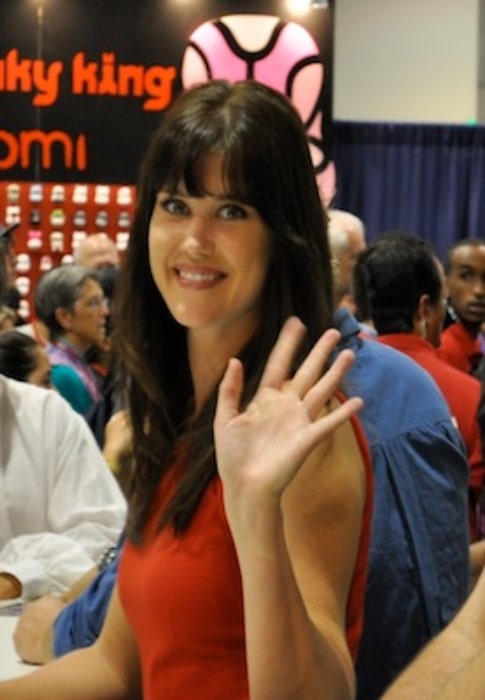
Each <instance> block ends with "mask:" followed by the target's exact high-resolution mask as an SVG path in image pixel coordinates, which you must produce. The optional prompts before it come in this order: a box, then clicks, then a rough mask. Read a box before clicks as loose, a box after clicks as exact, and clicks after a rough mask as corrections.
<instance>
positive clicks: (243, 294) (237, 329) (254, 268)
mask: <svg viewBox="0 0 485 700" xmlns="http://www.w3.org/2000/svg"><path fill="white" fill-rule="evenodd" d="M208 163H209V164H208V167H207V173H206V180H205V189H206V191H207V192H209V193H210V196H203V197H192V196H189V195H188V194H187V192H186V191H185V189H184V188H183V186H182V185H181V186H180V188H179V191H178V192H176V193H174V194H170V193H169V192H165V191H161V192H159V193H158V195H157V197H156V201H155V206H154V209H153V212H152V217H151V221H150V227H149V239H148V243H149V258H150V268H151V271H152V275H153V278H154V280H155V283H156V285H157V287H158V289H159V291H160V294H161V295H162V297H163V298H164V300H165V302H166V304H167V306H168V308H169V310H170V312H171V313H172V315H173V317H174V318H175V319H176V321H177V322H178V323H180V324H181V325H183V326H185V327H187V328H189V329H191V330H192V331H197V330H201V329H213V330H215V331H218V332H220V331H221V330H223V331H230V332H231V334H232V337H233V338H234V336H235V337H236V338H237V339H238V340H239V341H240V342H245V341H246V340H247V339H248V338H249V337H250V336H251V335H252V334H253V333H254V330H255V329H256V328H257V326H258V323H259V321H260V318H261V312H262V308H261V293H262V289H263V285H264V283H265V280H266V276H267V272H268V266H269V259H270V248H271V245H270V235H269V231H268V228H267V226H266V225H265V223H264V222H263V220H262V219H261V217H260V215H259V214H258V212H257V211H256V210H255V209H254V208H253V207H250V206H248V205H246V204H243V203H241V202H238V201H235V200H234V199H233V198H231V196H230V195H228V194H227V192H225V190H224V186H223V183H222V178H221V175H220V161H219V159H218V158H216V157H213V158H212V159H211V160H210V161H209V162H208Z"/></svg>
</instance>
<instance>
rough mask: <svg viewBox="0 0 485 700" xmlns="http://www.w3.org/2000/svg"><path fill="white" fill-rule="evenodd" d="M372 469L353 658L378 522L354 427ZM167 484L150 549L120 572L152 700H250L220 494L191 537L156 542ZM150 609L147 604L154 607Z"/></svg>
mask: <svg viewBox="0 0 485 700" xmlns="http://www.w3.org/2000/svg"><path fill="white" fill-rule="evenodd" d="M354 427H355V429H356V433H357V437H358V440H359V445H360V447H361V451H362V454H363V458H364V460H363V461H364V463H365V465H366V473H367V484H368V488H367V493H368V496H367V499H366V507H365V512H364V517H363V527H362V534H361V538H360V547H359V555H358V560H357V563H356V567H355V571H354V579H353V583H352V588H351V592H350V595H349V601H348V609H347V610H348V616H347V639H348V643H349V647H350V649H351V652H352V655H353V657H354V660H355V656H356V653H357V648H358V641H359V639H360V634H361V630H362V609H363V596H364V588H365V581H366V572H367V550H368V543H369V531H370V516H371V500H372V489H371V471H370V458H369V453H368V450H367V447H366V443H365V439H364V438H363V433H362V431H361V430H360V428H359V427H358V425H357V421H354ZM173 472H175V470H171V472H170V473H169V474H168V475H167V477H166V478H165V479H164V481H163V483H162V484H161V486H160V488H159V490H158V493H157V496H156V501H155V504H154V508H153V513H154V515H153V517H152V518H151V519H150V521H149V523H148V525H147V528H146V532H145V535H146V536H145V539H144V545H143V546H141V547H135V546H134V545H133V544H131V543H130V542H127V543H126V544H125V547H124V551H123V554H122V557H121V561H120V566H119V572H118V587H119V593H120V599H121V602H122V605H123V608H124V610H125V613H126V616H127V618H128V620H129V622H130V625H131V626H132V629H133V632H134V635H135V637H136V639H137V643H138V648H139V653H140V659H141V664H142V678H143V698H144V700H161V698H163V700H194V698H197V700H228V699H229V698H230V700H248V698H249V690H248V682H247V673H246V655H245V641H244V617H243V605H242V586H241V578H240V572H239V565H238V561H237V556H236V552H235V549H234V545H233V542H232V538H231V534H230V531H229V526H228V524H227V520H226V516H225V513H224V505H223V500H222V484H221V482H220V480H219V479H218V478H215V479H214V480H213V481H212V482H211V484H210V485H209V486H208V488H207V490H206V492H205V494H204V496H203V498H202V501H201V503H200V506H199V508H198V510H197V512H196V513H195V515H194V518H193V520H192V523H191V525H190V527H189V529H188V530H187V531H186V532H185V533H184V534H183V535H181V536H175V535H174V534H173V532H172V530H171V528H165V529H164V530H162V531H161V532H159V533H156V532H155V531H156V527H157V524H158V519H159V517H160V512H161V509H163V507H164V505H165V504H166V503H167V501H168V500H169V499H170V497H171V495H172V493H173V491H174V489H175V487H176V480H175V476H174V473H173ZM147 601H149V604H147Z"/></svg>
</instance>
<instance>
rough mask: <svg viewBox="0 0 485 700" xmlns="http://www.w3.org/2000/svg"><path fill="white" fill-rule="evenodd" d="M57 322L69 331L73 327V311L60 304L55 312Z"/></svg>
mask: <svg viewBox="0 0 485 700" xmlns="http://www.w3.org/2000/svg"><path fill="white" fill-rule="evenodd" d="M54 315H55V317H56V321H57V323H58V324H59V325H60V326H61V327H62V328H64V330H66V331H68V330H70V329H71V328H72V312H71V311H70V310H69V309H66V308H65V307H64V306H58V307H57V309H56V310H55V312H54Z"/></svg>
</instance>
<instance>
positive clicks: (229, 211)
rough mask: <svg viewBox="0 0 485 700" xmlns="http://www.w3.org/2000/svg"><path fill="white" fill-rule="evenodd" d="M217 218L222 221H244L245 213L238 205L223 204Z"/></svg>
mask: <svg viewBox="0 0 485 700" xmlns="http://www.w3.org/2000/svg"><path fill="white" fill-rule="evenodd" d="M219 216H220V217H221V218H222V219H228V220H230V219H245V218H246V217H247V212H246V210H245V209H244V207H242V206H240V205H239V204H225V205H224V206H223V207H221V208H220V209H219Z"/></svg>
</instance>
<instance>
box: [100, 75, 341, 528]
mask: <svg viewBox="0 0 485 700" xmlns="http://www.w3.org/2000/svg"><path fill="white" fill-rule="evenodd" d="M214 153H217V154H220V155H222V157H223V180H224V183H225V186H226V188H227V192H230V193H231V197H235V198H236V197H237V198H239V199H240V200H241V201H243V202H245V203H247V204H250V205H251V206H253V207H255V208H256V210H257V211H258V212H259V214H260V216H261V217H262V219H263V221H264V222H265V223H266V225H267V226H268V229H269V231H270V235H271V238H272V241H271V243H272V256H271V260H270V264H269V270H268V275H267V279H266V282H265V287H264V290H263V301H262V308H263V321H262V323H261V326H260V328H259V329H258V330H257V333H256V335H255V337H254V338H253V339H251V340H250V341H249V342H248V343H247V345H246V346H245V347H243V348H241V350H240V353H239V357H240V358H241V360H242V362H243V364H244V371H245V389H244V396H243V403H246V402H247V401H248V400H249V399H250V398H251V396H252V395H253V394H254V392H255V390H256V387H257V384H258V381H259V379H260V377H261V374H262V371H263V368H264V365H265V363H266V360H267V358H268V355H269V353H270V350H271V348H272V347H273V345H274V343H275V341H276V338H277V336H278V333H279V331H280V329H281V326H282V324H283V322H284V321H285V320H286V319H287V318H288V317H289V316H290V315H293V314H294V315H297V316H298V317H299V318H301V319H302V321H303V322H304V323H305V324H306V326H307V328H308V333H307V338H306V341H305V347H303V348H302V349H301V351H302V353H304V352H305V351H306V350H308V348H309V347H310V346H311V345H312V344H313V343H314V342H315V341H316V339H317V338H318V337H319V336H320V334H321V333H322V331H323V330H324V329H326V328H327V327H328V326H329V325H330V319H331V314H332V307H333V299H332V289H333V287H332V272H331V265H330V253H329V247H328V242H327V236H326V217H325V214H324V211H323V208H322V204H321V201H320V197H319V193H318V189H317V186H316V182H315V176H314V172H313V167H312V163H311V159H310V154H309V149H308V142H307V139H306V135H305V132H304V128H303V126H302V123H301V120H300V118H299V116H298V114H297V112H296V110H295V109H294V108H293V106H292V105H291V104H290V102H289V101H288V99H287V98H286V97H284V96H283V95H281V94H280V93H277V92H275V91H273V90H271V89H270V88H267V87H265V86H263V85H261V84H259V83H256V82H252V81H244V82H240V83H236V84H232V85H231V84H229V83H226V82H223V81H213V82H210V83H207V84H204V85H202V86H199V87H196V88H193V89H192V90H189V91H187V92H185V93H183V94H181V95H180V96H179V97H178V98H177V99H176V100H175V102H174V103H173V105H172V107H171V108H170V109H169V110H168V111H167V113H166V114H165V115H164V117H163V120H162V123H161V125H160V127H159V129H158V130H157V131H156V132H155V133H154V134H153V137H152V139H151V142H150V146H149V148H148V151H147V153H146V156H145V158H144V161H143V163H142V167H141V171H140V182H139V189H138V201H137V210H136V214H135V219H134V222H133V228H132V232H131V236H130V242H129V246H128V250H127V256H126V261H125V263H126V264H125V266H124V269H123V272H122V275H121V278H120V280H119V285H118V290H117V291H118V294H117V297H116V300H115V304H114V314H115V318H116V321H115V323H114V328H115V332H114V339H115V343H116V347H117V350H118V354H119V358H120V371H121V376H122V380H123V382H122V383H123V385H124V386H125V387H126V391H127V396H128V401H129V409H130V411H131V418H132V423H133V430H134V465H135V466H134V469H133V472H132V474H131V478H130V485H129V494H130V495H129V498H130V515H129V519H128V526H127V532H128V536H129V537H130V538H132V539H133V540H134V541H138V540H139V539H140V536H141V532H142V530H143V526H144V523H145V522H146V519H147V516H148V513H149V510H150V505H151V503H152V499H153V496H154V494H155V492H156V489H157V485H158V483H159V482H160V479H161V478H162V477H163V475H164V474H165V473H166V472H167V470H168V469H169V468H170V466H171V465H172V464H173V461H174V458H175V453H176V450H177V448H178V447H179V446H180V445H183V448H184V460H185V462H184V476H183V478H182V480H181V482H180V484H179V486H178V489H177V491H176V493H175V495H174V497H173V499H172V501H171V502H170V504H169V506H168V508H167V510H166V512H165V513H164V514H163V516H162V520H161V525H162V526H163V525H166V524H168V523H170V524H171V525H172V526H173V528H174V529H175V531H176V532H183V531H184V530H185V529H186V528H187V527H188V525H189V524H190V521H191V518H192V516H193V514H194V512H195V510H196V508H197V506H198V504H199V502H200V499H201V497H202V495H203V493H204V490H205V489H206V487H207V485H208V484H209V483H210V481H211V480H212V479H213V478H214V476H215V474H216V464H215V456H214V444H213V435H212V422H213V416H214V409H215V401H216V391H217V386H214V391H213V393H212V395H211V396H210V397H209V398H208V400H207V401H206V403H205V405H204V406H203V407H202V410H201V411H200V412H199V413H198V414H197V415H193V386H192V380H191V375H190V370H189V365H188V359H187V334H186V329H185V328H183V327H181V326H180V325H179V324H178V323H177V322H176V321H175V320H174V319H173V317H172V316H171V314H170V313H169V311H168V309H167V306H166V304H165V302H164V300H163V298H162V297H161V295H160V293H159V291H158V289H157V287H156V286H155V283H154V280H153V277H152V273H151V271H150V266H149V259H148V244H147V238H148V228H149V221H150V218H151V215H152V210H153V207H154V203H155V198H156V195H157V193H158V192H159V191H160V190H161V189H164V190H168V191H174V192H175V191H177V190H178V189H179V187H180V184H181V183H183V185H184V186H185V187H186V189H187V192H188V194H189V195H190V196H203V195H204V194H205V193H206V192H205V189H204V184H205V183H204V181H203V172H204V168H203V164H204V160H205V159H206V158H207V157H208V156H209V155H212V154H214Z"/></svg>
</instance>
